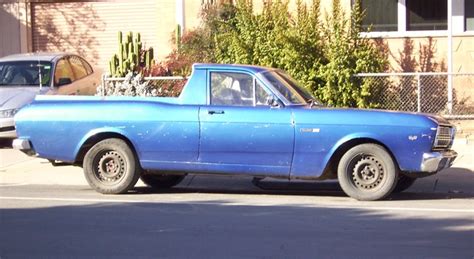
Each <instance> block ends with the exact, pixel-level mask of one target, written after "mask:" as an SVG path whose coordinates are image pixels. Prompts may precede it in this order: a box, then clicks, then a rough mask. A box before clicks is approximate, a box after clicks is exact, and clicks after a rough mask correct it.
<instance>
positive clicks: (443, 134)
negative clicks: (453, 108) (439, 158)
mask: <svg viewBox="0 0 474 259" xmlns="http://www.w3.org/2000/svg"><path fill="white" fill-rule="evenodd" d="M454 134H455V128H454V127H450V126H438V129H437V130H436V138H435V141H434V144H433V148H434V149H445V148H449V147H450V146H451V145H452V143H453V139H454Z"/></svg>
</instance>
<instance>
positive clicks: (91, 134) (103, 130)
mask: <svg viewBox="0 0 474 259" xmlns="http://www.w3.org/2000/svg"><path fill="white" fill-rule="evenodd" d="M100 134H115V135H120V136H122V137H123V138H125V139H127V140H128V141H129V142H130V143H131V144H132V147H131V148H132V149H134V150H135V146H136V145H135V143H133V141H132V139H131V138H130V136H129V135H128V134H127V132H126V131H124V130H122V129H120V128H114V127H103V128H98V129H93V130H91V131H89V132H88V133H87V134H86V135H85V136H84V137H83V138H82V139H81V141H80V142H79V144H78V145H77V147H76V148H75V150H74V157H76V161H77V159H78V156H79V155H80V152H81V149H82V147H83V146H84V144H85V143H86V142H87V141H88V140H90V139H91V138H93V137H95V136H97V135H100Z"/></svg>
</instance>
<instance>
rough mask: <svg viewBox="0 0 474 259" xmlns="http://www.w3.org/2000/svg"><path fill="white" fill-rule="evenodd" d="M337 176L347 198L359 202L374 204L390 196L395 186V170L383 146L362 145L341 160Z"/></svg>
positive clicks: (396, 169)
mask: <svg viewBox="0 0 474 259" xmlns="http://www.w3.org/2000/svg"><path fill="white" fill-rule="evenodd" d="M337 175H338V179H339V184H340V185H341V188H342V189H343V190H344V192H345V193H346V194H347V195H349V196H350V197H352V198H354V199H357V200H361V201H373V200H380V199H383V198H385V197H387V196H388V195H389V194H390V193H391V192H392V190H393V189H394V188H395V185H396V183H397V179H398V168H397V166H396V165H395V162H394V161H393V159H392V157H391V156H390V154H389V153H388V152H387V151H386V150H385V148H383V147H382V146H380V145H377V144H361V145H358V146H355V147H353V148H351V149H349V150H348V151H347V152H346V153H345V154H344V155H343V156H342V158H341V160H340V161H339V165H338V169H337Z"/></svg>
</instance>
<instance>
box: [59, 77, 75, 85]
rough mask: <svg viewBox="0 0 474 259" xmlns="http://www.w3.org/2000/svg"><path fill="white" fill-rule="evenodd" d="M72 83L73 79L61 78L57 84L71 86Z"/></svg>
mask: <svg viewBox="0 0 474 259" xmlns="http://www.w3.org/2000/svg"><path fill="white" fill-rule="evenodd" d="M70 83H72V80H71V78H69V77H61V78H59V81H58V83H57V84H56V86H63V85H68V84H70Z"/></svg>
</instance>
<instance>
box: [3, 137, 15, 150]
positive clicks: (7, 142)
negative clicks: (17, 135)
mask: <svg viewBox="0 0 474 259" xmlns="http://www.w3.org/2000/svg"><path fill="white" fill-rule="evenodd" d="M12 142H13V140H12V139H2V138H0V149H8V148H12Z"/></svg>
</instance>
